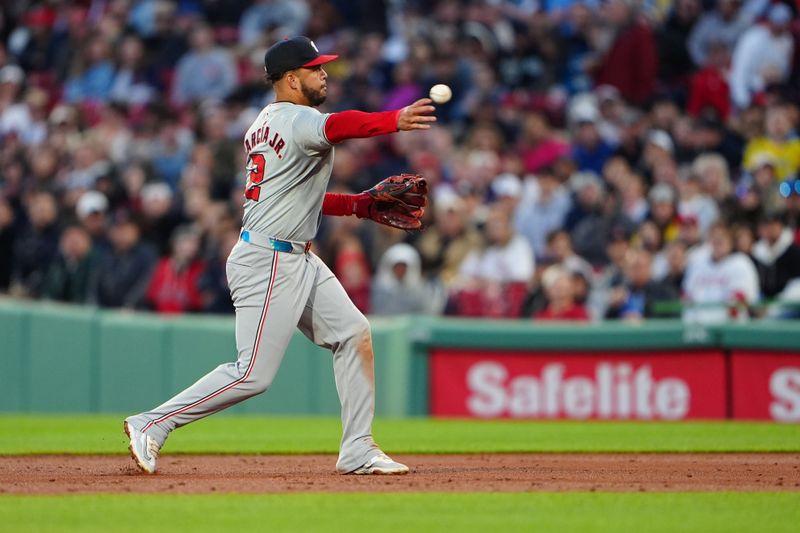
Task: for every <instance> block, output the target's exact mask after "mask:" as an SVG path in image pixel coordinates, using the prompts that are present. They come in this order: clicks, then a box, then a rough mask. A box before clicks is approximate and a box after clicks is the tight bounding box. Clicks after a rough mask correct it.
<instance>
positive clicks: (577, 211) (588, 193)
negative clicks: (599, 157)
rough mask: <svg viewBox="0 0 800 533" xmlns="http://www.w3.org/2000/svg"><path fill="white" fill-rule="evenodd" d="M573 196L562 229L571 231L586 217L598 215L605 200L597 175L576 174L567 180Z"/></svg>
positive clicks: (587, 173)
mask: <svg viewBox="0 0 800 533" xmlns="http://www.w3.org/2000/svg"><path fill="white" fill-rule="evenodd" d="M569 185H570V189H572V193H573V195H574V200H573V202H572V207H571V208H570V210H569V212H568V213H567V215H566V217H565V218H564V228H565V229H567V230H569V231H572V230H573V229H575V227H576V226H577V225H578V224H580V223H581V221H583V220H584V219H586V218H587V217H590V216H592V215H597V214H600V213H601V211H602V209H603V203H604V200H605V193H606V191H605V187H604V186H603V182H602V180H601V179H600V177H599V176H598V175H597V174H594V173H593V172H578V173H575V174H573V175H572V177H571V178H570V180H569Z"/></svg>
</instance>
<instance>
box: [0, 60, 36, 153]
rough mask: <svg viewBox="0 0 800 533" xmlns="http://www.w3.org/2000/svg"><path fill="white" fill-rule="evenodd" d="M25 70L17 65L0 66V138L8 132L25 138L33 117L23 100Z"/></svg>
mask: <svg viewBox="0 0 800 533" xmlns="http://www.w3.org/2000/svg"><path fill="white" fill-rule="evenodd" d="M24 83H25V72H24V71H23V70H22V69H21V68H19V67H18V66H17V65H6V66H4V67H2V68H0V138H1V137H5V136H6V135H9V134H12V133H13V134H14V135H16V136H17V137H19V138H21V139H23V142H24V141H25V140H26V137H27V136H28V135H29V129H30V128H31V126H32V125H33V119H32V117H31V114H30V110H29V109H28V105H27V104H26V102H25V101H24V98H23V95H24V91H23V88H24Z"/></svg>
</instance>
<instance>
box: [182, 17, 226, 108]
mask: <svg viewBox="0 0 800 533" xmlns="http://www.w3.org/2000/svg"><path fill="white" fill-rule="evenodd" d="M191 45H192V49H191V51H190V52H189V53H187V54H186V55H184V56H183V57H182V58H181V60H180V61H179V62H178V66H177V69H176V71H175V85H174V88H173V93H172V100H173V101H174V102H175V103H176V104H178V105H185V104H190V103H194V102H196V101H198V100H204V99H212V100H217V101H220V100H222V99H223V98H225V97H226V96H228V95H229V94H230V93H231V91H233V88H234V85H235V84H236V80H237V74H236V69H235V68H234V64H235V63H234V61H233V59H232V58H231V56H230V54H229V53H228V52H227V51H226V50H224V49H222V48H220V47H217V46H215V45H214V34H213V32H212V30H211V28H209V27H208V26H206V25H204V24H200V25H198V26H197V27H195V28H194V29H193V30H192V33H191Z"/></svg>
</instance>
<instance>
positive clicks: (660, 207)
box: [647, 183, 678, 243]
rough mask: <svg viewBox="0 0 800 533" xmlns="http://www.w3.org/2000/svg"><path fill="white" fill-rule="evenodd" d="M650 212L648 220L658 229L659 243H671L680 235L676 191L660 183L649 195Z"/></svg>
mask: <svg viewBox="0 0 800 533" xmlns="http://www.w3.org/2000/svg"><path fill="white" fill-rule="evenodd" d="M648 200H649V205H650V210H649V213H648V215H647V219H648V220H649V221H651V222H653V223H654V224H655V226H656V228H657V229H658V233H659V242H662V243H663V242H669V241H671V240H673V239H675V238H676V237H677V235H678V224H677V223H678V220H677V195H676V194H675V190H674V189H673V188H672V187H670V186H669V185H666V184H664V183H659V184H658V185H656V186H655V187H653V188H652V189H650V194H649V195H648Z"/></svg>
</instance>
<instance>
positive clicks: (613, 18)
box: [594, 0, 658, 105]
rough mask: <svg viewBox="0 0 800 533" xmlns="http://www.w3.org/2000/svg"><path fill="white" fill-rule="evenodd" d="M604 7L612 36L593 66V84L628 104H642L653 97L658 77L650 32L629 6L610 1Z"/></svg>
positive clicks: (654, 49) (656, 55) (622, 1)
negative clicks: (613, 89) (608, 89)
mask: <svg viewBox="0 0 800 533" xmlns="http://www.w3.org/2000/svg"><path fill="white" fill-rule="evenodd" d="M605 6H606V7H605V15H606V18H607V19H608V22H609V23H610V25H611V26H612V28H613V30H614V32H615V36H614V39H613V41H612V43H611V46H610V47H609V48H608V50H607V51H606V53H605V55H604V56H603V58H602V59H601V60H600V61H599V64H598V65H597V68H596V70H595V73H594V74H595V76H594V77H595V83H596V84H597V85H611V86H613V87H616V88H617V89H619V92H620V94H622V96H623V97H624V98H625V100H627V101H628V102H630V103H632V104H636V105H642V104H645V103H647V101H648V100H649V99H650V98H652V97H653V95H654V94H655V90H656V79H657V76H658V53H657V51H656V41H655V36H654V34H653V30H652V29H651V28H650V26H649V24H648V23H647V22H646V21H645V20H644V18H643V17H641V15H640V14H639V13H638V12H637V8H636V7H635V6H634V5H633V3H631V2H628V1H626V0H610V1H609V2H607V3H606V4H605Z"/></svg>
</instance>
